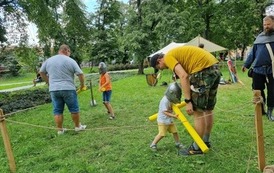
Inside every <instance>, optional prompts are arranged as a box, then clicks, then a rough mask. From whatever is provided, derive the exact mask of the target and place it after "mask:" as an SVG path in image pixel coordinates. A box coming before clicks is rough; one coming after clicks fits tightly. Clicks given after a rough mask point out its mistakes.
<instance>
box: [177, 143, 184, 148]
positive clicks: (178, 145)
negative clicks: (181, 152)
mask: <svg viewBox="0 0 274 173" xmlns="http://www.w3.org/2000/svg"><path fill="white" fill-rule="evenodd" d="M175 147H176V148H178V149H182V148H184V146H183V144H181V143H178V144H176V145H175Z"/></svg>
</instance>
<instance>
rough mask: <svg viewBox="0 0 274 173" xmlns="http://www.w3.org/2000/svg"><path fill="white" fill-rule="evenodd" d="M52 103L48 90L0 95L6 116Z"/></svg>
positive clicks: (21, 91)
mask: <svg viewBox="0 0 274 173" xmlns="http://www.w3.org/2000/svg"><path fill="white" fill-rule="evenodd" d="M50 102H51V99H50V94H49V91H48V88H38V87H37V88H32V89H27V90H19V91H12V92H3V93H1V95H0V108H1V109H2V110H3V111H4V113H5V114H8V113H11V112H16V111H18V110H22V109H27V108H31V107H35V106H38V105H42V104H45V103H50Z"/></svg>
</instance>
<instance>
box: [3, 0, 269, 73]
mask: <svg viewBox="0 0 274 173" xmlns="http://www.w3.org/2000/svg"><path fill="white" fill-rule="evenodd" d="M97 4H98V8H97V9H96V10H95V11H93V12H87V11H86V10H87V9H86V6H85V5H84V4H83V3H82V1H81V0H39V1H37V0H28V1H26V0H2V1H0V11H1V13H2V14H3V15H0V43H6V42H7V39H6V36H5V34H6V29H7V27H6V25H5V24H6V22H7V21H8V20H9V21H13V22H14V23H15V24H16V26H17V29H19V30H20V33H21V34H22V35H21V39H20V43H25V41H26V40H27V38H26V32H25V31H24V28H25V26H26V22H27V20H28V21H30V22H33V23H35V24H36V26H37V28H38V37H39V46H40V47H41V48H42V49H43V52H44V56H45V57H49V56H51V55H52V54H55V53H56V50H57V48H58V47H59V45H60V44H62V43H66V44H68V45H69V46H70V47H71V49H72V52H73V54H72V58H74V59H75V60H76V61H77V62H78V63H79V64H80V63H81V62H82V61H92V62H94V63H97V62H99V61H105V62H107V63H110V62H111V61H113V60H115V61H116V62H119V63H127V62H129V61H131V60H133V59H134V60H135V62H137V63H138V64H139V71H138V73H140V74H142V73H143V69H144V66H143V61H144V59H146V58H147V56H148V55H150V54H151V53H152V52H154V51H156V50H158V49H160V48H162V47H163V46H165V45H167V44H168V43H170V42H172V41H174V42H188V41H189V40H191V39H192V38H194V37H196V36H197V35H199V34H200V35H201V36H203V37H204V38H206V39H208V40H210V41H212V42H215V43H216V44H220V45H222V46H224V47H226V48H228V49H237V48H240V49H242V50H245V49H246V47H247V46H249V45H252V42H253V40H254V38H255V36H256V35H257V34H258V33H259V32H261V31H262V18H263V16H264V9H265V7H266V6H267V5H268V4H269V2H266V1H264V0H255V1H250V0H238V1H231V0H129V2H128V3H127V4H124V3H123V2H121V1H118V0H113V1H109V0H97ZM26 19H27V20H26Z"/></svg>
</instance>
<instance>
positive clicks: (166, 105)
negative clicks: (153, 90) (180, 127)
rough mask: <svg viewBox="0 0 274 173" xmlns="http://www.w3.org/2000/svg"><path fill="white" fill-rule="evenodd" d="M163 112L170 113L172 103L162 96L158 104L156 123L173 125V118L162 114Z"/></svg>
mask: <svg viewBox="0 0 274 173" xmlns="http://www.w3.org/2000/svg"><path fill="white" fill-rule="evenodd" d="M165 111H170V112H172V103H171V102H170V101H169V100H168V99H167V97H166V96H164V97H163V98H162V99H161V101H160V104H159V111H158V116H157V122H158V123H163V124H166V125H169V124H171V123H173V118H172V117H169V116H167V115H166V114H164V112H165Z"/></svg>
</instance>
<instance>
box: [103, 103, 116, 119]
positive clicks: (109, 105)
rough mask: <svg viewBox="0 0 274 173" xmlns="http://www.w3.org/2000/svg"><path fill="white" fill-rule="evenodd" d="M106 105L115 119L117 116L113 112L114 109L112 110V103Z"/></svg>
mask: <svg viewBox="0 0 274 173" xmlns="http://www.w3.org/2000/svg"><path fill="white" fill-rule="evenodd" d="M105 105H106V107H107V110H108V112H109V113H110V115H111V116H112V117H114V116H115V115H114V112H113V109H112V106H111V104H110V103H105Z"/></svg>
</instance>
